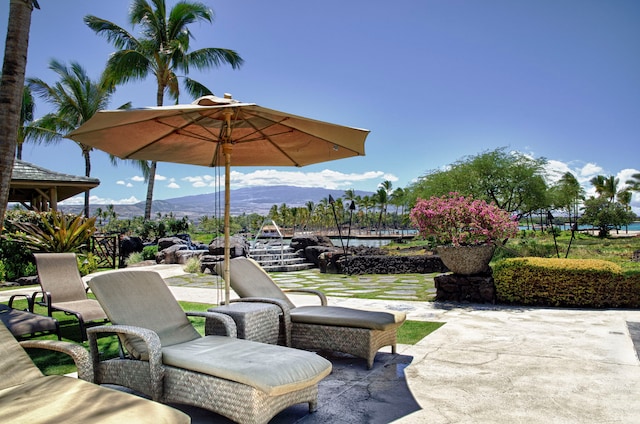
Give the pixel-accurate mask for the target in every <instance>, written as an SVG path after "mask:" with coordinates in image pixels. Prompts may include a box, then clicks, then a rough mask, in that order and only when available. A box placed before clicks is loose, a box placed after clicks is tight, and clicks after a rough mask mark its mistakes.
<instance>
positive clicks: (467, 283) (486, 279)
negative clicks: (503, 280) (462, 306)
mask: <svg viewBox="0 0 640 424" xmlns="http://www.w3.org/2000/svg"><path fill="white" fill-rule="evenodd" d="M434 281H435V286H436V301H440V302H447V301H449V302H469V303H496V287H495V284H494V282H493V276H492V275H491V274H490V273H488V274H476V275H460V274H444V275H438V276H437V277H435V278H434Z"/></svg>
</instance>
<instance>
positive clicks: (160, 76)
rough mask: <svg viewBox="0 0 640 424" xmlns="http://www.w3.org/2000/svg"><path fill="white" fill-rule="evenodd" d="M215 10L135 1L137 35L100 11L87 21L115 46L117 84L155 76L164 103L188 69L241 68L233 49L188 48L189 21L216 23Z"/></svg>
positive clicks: (202, 90)
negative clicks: (105, 16)
mask: <svg viewBox="0 0 640 424" xmlns="http://www.w3.org/2000/svg"><path fill="white" fill-rule="evenodd" d="M213 18H214V13H213V10H211V9H210V8H208V7H207V6H206V5H205V4H204V3H198V2H188V1H180V2H178V3H177V4H176V5H174V6H173V8H171V10H170V11H168V13H167V8H166V4H165V0H151V1H147V0H133V1H132V4H131V8H130V9H129V23H131V24H132V25H133V26H134V27H135V26H136V25H139V26H140V27H141V28H142V36H143V38H136V37H134V36H133V35H132V34H130V33H129V32H128V31H126V30H125V29H123V28H121V27H120V26H118V25H116V24H114V23H113V22H110V21H107V20H105V19H101V18H98V17H96V16H91V15H88V16H85V18H84V21H85V23H86V24H87V25H88V26H89V28H91V29H92V30H94V31H95V32H96V33H97V34H99V35H103V36H105V37H106V38H107V40H108V41H109V42H111V43H112V44H113V45H114V46H115V47H116V48H117V49H119V50H117V51H116V52H115V53H113V54H112V55H111V57H110V58H109V62H108V65H107V67H108V69H109V72H110V74H111V76H112V78H114V81H115V83H116V84H122V83H126V82H128V81H131V80H140V79H144V78H146V77H147V76H148V75H149V74H153V75H154V76H155V79H156V82H157V90H156V105H157V106H162V105H163V103H164V95H165V92H166V93H167V94H168V95H169V96H171V98H173V99H175V101H176V103H177V101H178V97H179V95H180V86H179V84H178V78H179V75H178V74H177V73H176V72H183V73H184V74H188V73H189V69H191V68H195V69H198V70H206V69H210V68H212V67H218V66H220V65H221V64H229V65H231V67H232V68H233V69H238V68H239V67H240V66H241V65H242V63H243V59H242V58H241V57H240V56H239V55H238V54H237V53H236V52H235V51H233V50H229V49H221V48H213V47H210V48H203V49H199V50H194V51H191V52H189V42H190V40H191V38H192V34H191V31H190V30H189V25H190V24H192V23H195V22H198V21H206V22H210V23H211V22H212V21H213ZM184 86H185V88H186V90H187V92H188V93H189V94H190V95H191V96H193V97H199V96H202V95H205V94H211V91H210V90H209V89H207V88H206V87H205V86H204V85H202V84H200V83H198V82H197V81H194V80H192V79H190V78H187V77H184ZM156 167H157V164H156V162H151V164H150V166H149V176H148V178H147V184H148V185H147V198H146V205H145V212H144V218H145V220H148V219H150V218H151V204H152V202H153V186H154V180H155V175H156Z"/></svg>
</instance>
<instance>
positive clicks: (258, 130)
mask: <svg viewBox="0 0 640 424" xmlns="http://www.w3.org/2000/svg"><path fill="white" fill-rule="evenodd" d="M242 112H243V114H249V113H247V112H246V111H242ZM250 115H252V116H256V117H258V118H260V119H264V120H265V121H269V122H271V124H270V125H267V126H266V127H264V128H258V127H256V126H255V125H254V124H253V123H252V122H251V121H250V120H249V119H244V121H245V122H247V123H248V124H249V125H250V126H251V128H253V129H254V130H255V133H258V134H260V135H261V136H262V138H264V139H265V140H267V141H268V142H269V144H271V145H272V146H273V147H275V148H276V149H277V150H278V151H280V152H281V153H282V155H283V156H285V157H286V158H288V159H289V160H290V162H291V163H293V164H294V166H296V167H300V166H302V165H300V164H299V163H298V162H297V161H295V160H293V158H292V157H291V156H290V155H288V154H287V153H286V152H285V151H284V150H282V149H281V148H280V147H279V146H278V145H277V144H276V143H274V141H273V140H272V139H271V137H273V136H277V135H281V134H286V133H288V132H293V131H294V130H295V131H299V132H301V133H302V134H306V135H309V136H311V137H314V138H316V139H318V140H322V141H325V142H326V143H330V144H333V145H335V146H339V147H341V148H343V149H346V150H348V151H350V152H353V153H355V154H356V156H360V153H359V152H358V151H357V150H354V149H352V148H349V147H346V146H343V145H341V144H338V143H337V142H335V141H331V140H327V139H325V138H322V137H318V136H317V135H315V134H311V133H309V132H308V131H303V130H301V129H299V128H293V127H287V128H288V130H287V131H282V132H279V133H275V134H271V135H270V136H268V135H266V134H264V132H263V131H264V130H266V129H267V128H270V127H273V126H274V125H279V124H282V123H283V122H284V121H286V120H288V119H289V117H286V116H285V117H283V118H282V119H280V120H274V119H271V118H268V117H266V116H263V115H261V114H257V113H253V114H250ZM303 119H304V118H303ZM255 133H251V134H247V135H245V136H244V137H242V138H241V139H239V140H232V142H233V143H234V144H243V143H249V142H251V141H255V140H259V139H260V137H255V138H248V137H250V136H252V135H254V134H255Z"/></svg>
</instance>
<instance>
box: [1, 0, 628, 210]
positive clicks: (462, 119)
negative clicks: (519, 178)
mask: <svg viewBox="0 0 640 424" xmlns="http://www.w3.org/2000/svg"><path fill="white" fill-rule="evenodd" d="M129 4H130V2H129V1H128V0H111V1H109V2H104V1H98V0H64V1H61V2H53V1H51V0H40V6H41V10H35V11H34V13H33V21H32V25H31V35H30V44H29V56H28V64H27V76H29V77H39V78H42V79H44V80H45V81H47V82H49V83H53V82H55V75H54V74H53V73H52V72H51V71H49V70H48V63H49V60H50V59H52V58H55V59H58V60H61V61H65V62H67V63H68V62H70V61H78V62H79V63H80V64H82V65H83V66H84V67H85V68H86V69H87V70H88V72H89V74H90V75H91V76H92V77H93V78H97V77H98V75H99V73H100V72H101V71H102V69H103V68H104V64H105V62H106V60H107V57H108V55H109V53H111V52H112V51H113V48H112V47H111V45H110V44H109V43H108V42H107V41H106V40H105V39H104V38H101V37H98V36H97V35H95V34H94V33H93V32H92V31H91V30H89V29H88V28H87V27H86V26H85V24H84V23H83V21H82V18H83V17H84V16H85V15H87V14H92V15H96V16H98V17H101V18H105V19H109V20H111V21H113V22H115V23H117V24H119V25H120V26H123V27H126V28H129V27H128V24H127V11H128V7H129ZM168 4H173V1H170V0H168ZM206 4H208V5H210V6H211V7H212V8H213V9H214V11H215V13H216V20H215V22H214V24H213V25H208V24H202V25H199V24H198V25H195V26H193V27H192V31H193V33H194V35H195V37H196V38H195V40H193V41H192V48H200V47H224V48H231V49H234V50H236V51H237V52H238V53H240V55H241V56H242V57H243V58H244V60H245V65H244V66H243V67H242V68H241V69H240V70H236V71H234V70H232V69H230V68H229V67H222V68H220V69H214V70H211V71H209V72H207V73H199V72H193V73H191V74H190V76H191V77H192V78H195V79H197V80H199V81H201V82H203V83H204V84H205V85H207V86H208V87H210V88H211V89H212V90H213V92H214V93H215V94H217V95H222V94H223V93H231V94H233V97H234V98H236V99H239V100H242V101H246V102H254V103H257V104H259V105H261V106H265V107H269V108H273V109H279V110H283V111H287V112H290V113H294V114H297V115H303V116H307V117H310V118H314V119H320V120H326V121H329V122H333V123H337V124H342V125H348V126H354V127H359V128H366V129H369V130H371V134H370V135H369V137H368V139H367V142H366V156H364V157H357V158H350V159H344V160H340V161H335V162H327V163H323V164H318V165H313V166H308V167H304V168H240V167H237V168H234V172H233V176H232V188H240V187H245V186H249V185H253V184H260V185H264V184H292V185H301V186H307V185H314V186H321V187H327V188H337V189H350V188H353V189H357V190H369V191H375V190H376V187H377V186H378V184H379V183H380V182H382V181H384V180H390V181H391V182H392V183H393V187H394V188H397V187H406V186H407V185H408V184H410V183H411V182H412V181H413V180H414V179H415V178H417V177H419V176H420V175H423V174H425V173H426V172H427V171H429V170H431V169H437V168H441V167H443V166H446V165H447V164H450V163H452V162H455V161H456V160H458V159H461V158H463V157H465V156H468V155H475V154H478V153H481V152H483V151H486V150H493V149H495V148H499V147H507V148H509V149H512V150H517V151H519V152H522V153H526V154H530V155H531V156H533V157H535V158H539V157H545V158H547V159H548V160H549V163H550V166H549V168H550V171H552V172H551V173H552V174H554V173H555V174H557V173H558V172H565V171H571V172H573V173H574V175H576V177H578V178H579V179H580V180H581V181H583V182H585V183H586V182H588V180H589V179H590V178H591V177H593V176H595V175H597V174H603V175H606V176H609V175H615V176H618V177H619V178H620V180H621V183H624V181H625V180H626V179H628V177H629V176H630V175H631V174H633V173H637V172H640V155H639V153H640V142H639V138H640V25H638V22H640V1H636V0H611V1H604V0H537V1H533V0H529V1H526V0H521V1H516V0H423V1H415V0H398V1H394V2H388V1H384V2H383V1H378V0H366V1H365V0H350V1H344V0H342V1H334V0H325V1H322V2H305V1H295V0H272V1H268V2H266V1H256V0H254V1H249V0H245V1H229V0H226V1H223V0H220V1H206ZM8 8H9V2H2V3H0V33H1V34H2V35H4V34H6V20H7V16H8ZM0 49H2V50H0V51H2V53H4V51H3V49H4V43H2V46H0ZM126 101H132V102H133V105H134V106H137V107H142V106H151V105H154V104H155V86H154V84H153V80H152V79H151V78H149V79H148V80H146V81H145V82H136V83H130V84H128V85H125V86H122V87H120V88H118V90H117V92H116V95H115V96H114V97H113V101H112V104H111V107H113V108H116V107H117V106H119V105H120V104H122V103H125V102H126ZM190 101H192V99H189V98H186V97H185V98H182V99H181V102H183V103H187V102H190ZM36 105H37V110H36V116H41V115H42V114H44V113H46V112H48V111H49V110H48V109H47V106H46V104H44V103H43V102H42V101H40V100H37V103H36ZM23 159H24V160H26V161H29V162H32V163H35V164H37V165H40V166H43V167H46V168H48V169H51V170H54V171H58V172H65V173H70V174H76V175H83V174H84V163H83V160H82V156H81V152H80V149H79V148H78V147H77V146H76V145H75V144H74V143H73V142H72V141H71V140H66V139H65V140H63V141H61V142H60V143H59V144H57V145H55V146H42V145H38V146H35V145H29V144H27V145H25V148H24V152H23ZM214 174H215V172H214V170H212V169H209V168H204V167H196V166H186V165H176V164H167V163H161V164H159V166H158V175H159V179H158V181H157V182H156V189H155V192H154V198H155V199H164V198H173V197H179V196H185V195H192V194H201V193H209V192H212V191H214V188H213V187H211V186H209V185H208V184H207V183H206V182H208V181H210V180H211V176H213V175H214ZM92 176H94V177H97V178H99V179H100V180H101V184H100V186H99V187H98V188H96V189H95V190H92V195H93V198H92V202H93V203H126V202H135V201H139V200H144V197H145V193H146V185H145V184H144V182H142V181H141V178H140V173H139V172H138V171H137V170H136V169H135V168H134V167H132V166H130V165H127V164H121V165H119V166H118V167H113V166H112V165H111V164H110V163H109V161H108V159H107V156H106V154H104V153H102V152H99V151H94V152H93V153H92ZM585 187H586V188H588V189H590V185H589V184H588V183H586V185H585ZM79 201H80V200H79ZM634 209H635V210H636V212H640V197H639V196H638V195H637V194H636V195H635V196H634Z"/></svg>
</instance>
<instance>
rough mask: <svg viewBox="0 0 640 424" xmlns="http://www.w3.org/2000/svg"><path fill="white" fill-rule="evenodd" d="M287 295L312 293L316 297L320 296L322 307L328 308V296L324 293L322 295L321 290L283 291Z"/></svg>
mask: <svg viewBox="0 0 640 424" xmlns="http://www.w3.org/2000/svg"><path fill="white" fill-rule="evenodd" d="M282 291H283V292H285V293H310V294H315V295H316V296H318V297H319V298H320V304H321V305H322V306H327V296H325V295H324V293H322V292H321V291H319V290H314V289H287V290H282Z"/></svg>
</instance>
